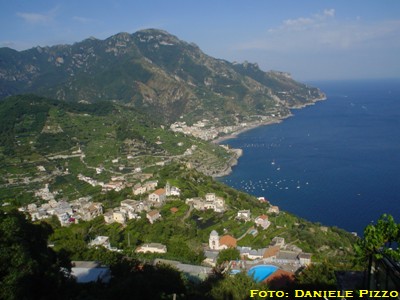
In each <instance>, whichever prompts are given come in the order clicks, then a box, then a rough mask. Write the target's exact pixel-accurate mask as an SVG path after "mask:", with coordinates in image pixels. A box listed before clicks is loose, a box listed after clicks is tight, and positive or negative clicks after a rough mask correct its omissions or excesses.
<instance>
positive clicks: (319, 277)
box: [296, 261, 336, 289]
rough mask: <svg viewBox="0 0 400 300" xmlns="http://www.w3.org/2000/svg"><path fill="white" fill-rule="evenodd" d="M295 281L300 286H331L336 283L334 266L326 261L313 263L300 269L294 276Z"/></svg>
mask: <svg viewBox="0 0 400 300" xmlns="http://www.w3.org/2000/svg"><path fill="white" fill-rule="evenodd" d="M296 281H297V283H298V284H300V285H301V286H302V287H304V286H307V287H309V288H321V287H323V288H326V289H329V288H333V287H335V284H336V276H335V267H334V266H333V265H332V264H331V263H329V262H327V261H324V262H322V263H319V264H313V265H311V266H309V267H307V268H305V269H304V270H302V271H301V272H300V273H299V274H298V275H297V276H296Z"/></svg>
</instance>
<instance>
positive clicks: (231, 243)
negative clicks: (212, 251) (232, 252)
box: [219, 235, 236, 248]
mask: <svg viewBox="0 0 400 300" xmlns="http://www.w3.org/2000/svg"><path fill="white" fill-rule="evenodd" d="M219 244H220V245H226V246H228V247H233V248H235V247H236V239H235V238H234V237H233V236H231V235H224V236H222V237H221V238H220V239H219Z"/></svg>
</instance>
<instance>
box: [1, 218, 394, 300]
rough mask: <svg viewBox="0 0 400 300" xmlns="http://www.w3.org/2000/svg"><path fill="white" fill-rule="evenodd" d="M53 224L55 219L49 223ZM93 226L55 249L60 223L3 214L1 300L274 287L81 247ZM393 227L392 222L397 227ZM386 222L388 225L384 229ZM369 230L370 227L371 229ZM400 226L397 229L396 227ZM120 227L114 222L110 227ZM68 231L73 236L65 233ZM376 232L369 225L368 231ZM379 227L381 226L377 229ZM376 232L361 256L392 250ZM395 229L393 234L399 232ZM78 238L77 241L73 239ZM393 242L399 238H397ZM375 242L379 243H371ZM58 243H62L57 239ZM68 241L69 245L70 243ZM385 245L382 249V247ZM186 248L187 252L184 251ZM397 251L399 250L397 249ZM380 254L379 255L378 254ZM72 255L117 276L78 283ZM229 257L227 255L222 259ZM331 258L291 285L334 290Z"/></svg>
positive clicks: (225, 294)
mask: <svg viewBox="0 0 400 300" xmlns="http://www.w3.org/2000/svg"><path fill="white" fill-rule="evenodd" d="M50 223H51V222H50ZM378 224H381V225H377V226H374V227H375V228H376V229H377V228H381V229H383V227H385V228H386V229H387V228H388V226H386V225H389V227H390V228H392V229H394V231H396V232H398V230H399V227H400V224H396V223H395V222H394V220H393V219H392V218H391V217H390V216H383V217H382V218H381V219H380V221H379V222H378ZM88 225H89V224H82V225H79V226H71V227H69V228H64V229H63V231H64V232H63V234H62V235H63V237H64V238H65V239H66V241H65V243H64V244H63V246H60V245H61V244H58V246H55V247H54V250H52V249H51V248H49V247H47V243H48V237H49V235H51V234H52V236H53V238H52V239H53V240H54V239H55V237H56V236H57V235H58V234H60V233H61V231H60V228H58V227H57V224H52V226H53V227H54V228H55V231H54V232H53V233H52V231H53V230H52V228H51V227H50V226H49V224H48V223H43V222H41V223H38V224H32V223H31V222H30V221H29V220H27V219H26V218H25V216H24V215H22V214H20V213H18V212H15V211H12V212H8V213H4V212H0V233H1V234H0V248H1V251H0V261H1V264H0V283H1V286H2V289H1V290H0V298H1V299H115V297H118V299H130V298H131V297H132V294H134V295H135V297H137V299H169V298H170V297H172V295H173V294H176V295H177V299H227V298H228V299H247V298H248V297H249V290H250V289H258V290H269V288H268V287H267V286H265V285H261V284H256V283H255V282H254V281H252V279H251V278H250V277H248V276H247V275H245V274H244V273H241V274H238V275H235V276H229V275H223V274H221V273H219V271H218V269H216V270H215V273H214V275H212V276H210V277H209V278H208V279H206V280H205V281H202V282H197V283H195V282H192V281H190V280H189V278H188V277H185V276H184V275H183V274H182V273H180V272H178V271H177V270H175V269H174V268H173V267H170V266H166V265H156V266H153V265H151V264H147V263H145V262H144V261H143V258H141V257H137V256H135V254H133V253H132V252H129V251H125V252H124V253H123V254H122V253H118V252H110V251H106V250H105V249H102V248H99V249H88V248H86V246H85V245H86V243H84V242H82V241H81V243H80V245H78V242H77V241H78V238H79V235H80V234H82V233H83V232H84V230H85V227H88ZM392 225H393V226H392ZM95 226H101V225H100V222H98V220H95V221H94V222H91V223H90V230H97V229H95ZM382 226H383V227H382ZM368 228H369V229H368ZM395 228H397V229H395ZM113 230H115V228H112V226H111V227H110V228H109V231H110V232H111V231H113ZM66 231H69V232H70V234H69V236H70V237H68V235H67V234H66ZM370 231H371V226H368V227H367V229H366V233H367V232H370ZM378 231H379V230H378ZM378 231H376V232H375V233H374V234H372V235H373V236H375V237H378V236H379V237H383V239H380V242H379V243H378V242H377V241H376V240H375V241H372V240H371V239H370V236H368V235H366V236H365V237H364V238H362V239H360V240H359V242H358V245H364V247H361V248H359V249H362V251H361V252H359V253H360V257H368V256H369V253H370V251H369V250H368V249H372V247H375V248H376V246H378V244H379V246H380V249H381V250H380V251H374V253H378V252H381V251H382V249H383V251H386V250H387V251H389V252H391V251H392V250H390V248H389V245H390V244H388V242H389V241H388V240H386V241H385V239H384V238H385V237H386V236H385V234H386V233H388V231H386V230H384V231H379V233H378ZM394 231H391V234H392V233H394ZM74 239H76V241H75V242H74V241H73V240H74ZM393 241H397V242H398V236H397V235H396V237H394V240H393ZM372 244H373V245H374V246H372ZM56 245H57V242H56ZM66 245H69V246H68V247H67V246H66ZM382 246H383V248H382ZM181 251H183V252H185V250H184V249H183V250H181ZM396 251H397V250H396ZM221 253H222V256H223V257H226V259H231V258H232V257H235V256H236V255H237V253H235V251H233V250H226V251H223V252H221ZM377 258H379V257H377ZM70 259H89V260H97V261H101V262H103V263H105V264H107V265H109V266H110V267H111V270H112V274H113V279H112V280H111V282H110V283H109V284H108V285H104V284H101V283H91V284H76V283H74V281H73V280H70V278H69V270H70V268H71V264H70ZM223 260H224V259H223ZM338 269H340V268H338V266H337V265H335V264H334V263H332V261H329V262H328V261H325V262H323V263H320V264H316V265H313V266H311V267H309V268H307V269H305V270H304V271H303V272H301V273H300V274H299V275H298V276H297V281H296V283H293V284H292V286H288V287H287V291H289V292H290V291H292V290H293V289H304V290H307V289H310V290H313V289H316V288H318V289H324V288H325V289H334V288H335V276H334V271H335V270H338Z"/></svg>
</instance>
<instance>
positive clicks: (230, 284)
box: [209, 272, 267, 300]
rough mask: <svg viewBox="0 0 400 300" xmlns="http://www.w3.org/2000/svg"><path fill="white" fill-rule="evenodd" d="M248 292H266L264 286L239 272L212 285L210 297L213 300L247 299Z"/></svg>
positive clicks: (226, 276)
mask: <svg viewBox="0 0 400 300" xmlns="http://www.w3.org/2000/svg"><path fill="white" fill-rule="evenodd" d="M250 290H264V291H265V290H267V287H266V286H265V285H262V284H260V283H256V282H255V281H254V280H253V279H252V278H251V277H249V276H248V275H247V274H246V273H244V272H241V273H238V274H236V275H234V276H231V275H225V277H224V278H223V279H222V280H219V281H218V282H216V283H215V284H213V285H212V288H211V291H210V293H209V294H210V295H211V296H212V298H213V299H232V300H241V299H248V298H249V293H250Z"/></svg>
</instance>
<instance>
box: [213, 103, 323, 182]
mask: <svg viewBox="0 0 400 300" xmlns="http://www.w3.org/2000/svg"><path fill="white" fill-rule="evenodd" d="M326 99H327V97H326V95H324V96H323V97H321V98H317V99H313V100H312V102H309V103H305V104H302V105H296V106H292V107H290V108H289V110H292V109H302V108H305V107H307V106H311V105H315V103H317V102H319V101H324V100H326ZM293 116H294V114H293V113H292V112H291V111H290V113H289V114H287V115H286V116H283V117H280V118H273V119H270V120H267V121H260V122H256V123H252V124H249V125H248V126H245V127H243V128H242V129H239V130H237V131H234V132H232V133H230V134H228V135H225V136H221V137H218V138H216V139H214V140H212V141H211V143H213V144H218V145H220V146H222V145H221V143H222V142H224V141H227V140H230V139H235V138H237V137H238V136H239V135H240V134H242V133H244V132H247V131H249V130H252V129H255V128H258V127H261V126H268V125H273V124H279V123H281V122H283V121H284V120H285V119H287V118H290V117H293ZM230 151H231V152H233V154H234V155H233V156H232V157H231V159H230V160H229V161H228V163H227V166H226V168H224V170H221V172H218V173H217V174H215V175H213V177H214V178H221V177H225V176H228V175H229V174H231V173H232V172H233V170H232V168H233V167H234V166H236V165H237V164H238V161H239V158H240V157H241V156H242V155H243V149H239V148H238V149H235V148H231V149H230Z"/></svg>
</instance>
